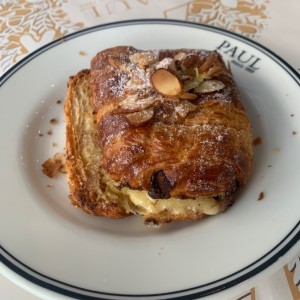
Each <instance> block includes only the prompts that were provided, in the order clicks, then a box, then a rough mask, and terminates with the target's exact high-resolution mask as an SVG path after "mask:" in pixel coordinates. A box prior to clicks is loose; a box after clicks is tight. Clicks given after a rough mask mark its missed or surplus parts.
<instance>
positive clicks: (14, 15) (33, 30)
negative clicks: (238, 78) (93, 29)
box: [0, 0, 300, 300]
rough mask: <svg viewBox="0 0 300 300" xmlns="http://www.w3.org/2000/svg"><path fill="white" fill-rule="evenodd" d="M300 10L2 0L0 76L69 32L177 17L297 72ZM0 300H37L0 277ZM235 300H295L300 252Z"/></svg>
mask: <svg viewBox="0 0 300 300" xmlns="http://www.w3.org/2000/svg"><path fill="white" fill-rule="evenodd" d="M299 11H300V1H298V0H290V1H289V2H286V1H279V0H259V1H252V0H243V1H238V0H221V1H217V0H194V1H191V0H176V1H174V0H102V1H90V0H56V1H54V0H31V1H13V0H3V1H1V2H0V27H1V31H0V40H1V48H0V75H2V74H4V73H5V72H6V71H7V70H8V69H9V68H10V67H12V66H13V65H14V64H15V63H16V62H17V61H19V60H20V59H22V58H24V57H26V55H28V54H29V53H30V52H32V51H34V50H35V49H37V48H39V47H41V46H42V45H44V44H47V43H49V42H51V41H52V40H55V39H57V38H60V37H62V36H64V35H66V34H68V33H71V32H74V31H77V30H80V29H83V28H86V27H90V26H93V25H97V24H102V23H107V22H114V21H120V20H128V19H137V18H166V19H178V20H186V21H191V22H196V23H204V24H210V25H213V26H217V27H221V28H226V29H227V30H230V31H234V32H236V33H239V34H241V35H244V36H246V37H249V38H251V39H253V40H255V41H257V42H259V43H261V44H262V45H264V46H266V47H267V48H269V49H271V50H272V51H273V52H275V53H276V54H278V55H279V56H281V57H282V58H283V59H284V60H286V61H287V62H288V63H289V64H290V65H291V66H292V67H294V68H295V69H296V70H298V71H299V72H300V55H299V53H300V18H299ZM212 12H214V13H212ZM41 20H42V21H43V22H39V21H41ZM47 20H52V21H51V22H47ZM0 299H22V300H37V299H41V298H39V297H37V296H35V295H33V294H31V293H29V292H28V291H26V290H24V289H23V288H21V287H19V286H16V285H15V284H14V283H12V282H10V281H9V280H8V279H7V278H5V277H4V276H3V275H0ZM238 299H243V300H254V299H255V300H265V299H270V300H272V299H273V300H282V299H285V300H296V299H298V300H299V299H300V253H299V255H298V256H297V257H295V258H293V259H292V260H291V261H290V262H289V263H288V264H287V265H285V266H284V267H283V268H282V269H280V270H279V271H277V272H276V273H274V274H273V275H271V276H270V277H268V278H265V279H264V280H263V281H261V282H260V283H259V284H258V285H256V286H254V287H252V288H251V289H250V290H248V291H246V292H243V293H242V294H240V295H236V297H234V298H232V299H226V300H238Z"/></svg>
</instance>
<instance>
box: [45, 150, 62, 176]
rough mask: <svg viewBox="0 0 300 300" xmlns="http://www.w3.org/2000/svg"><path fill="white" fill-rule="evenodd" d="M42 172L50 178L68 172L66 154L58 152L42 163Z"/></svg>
mask: <svg viewBox="0 0 300 300" xmlns="http://www.w3.org/2000/svg"><path fill="white" fill-rule="evenodd" d="M42 172H43V173H44V174H45V175H46V176H48V177H49V178H54V177H56V176H57V175H58V174H59V173H66V156H65V154H62V153H56V154H55V155H54V157H53V158H52V157H51V158H48V159H47V160H46V161H45V162H44V163H43V164H42Z"/></svg>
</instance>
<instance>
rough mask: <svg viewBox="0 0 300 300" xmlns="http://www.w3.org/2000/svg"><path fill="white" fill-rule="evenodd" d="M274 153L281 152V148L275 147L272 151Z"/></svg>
mask: <svg viewBox="0 0 300 300" xmlns="http://www.w3.org/2000/svg"><path fill="white" fill-rule="evenodd" d="M272 151H274V152H280V148H279V147H274V148H273V149H272Z"/></svg>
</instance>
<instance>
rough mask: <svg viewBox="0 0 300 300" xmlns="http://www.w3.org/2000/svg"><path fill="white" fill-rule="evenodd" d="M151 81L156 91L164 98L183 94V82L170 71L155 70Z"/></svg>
mask: <svg viewBox="0 0 300 300" xmlns="http://www.w3.org/2000/svg"><path fill="white" fill-rule="evenodd" d="M150 80H151V83H152V85H153V87H154V88H155V89H156V91H157V92H159V93H160V94H162V95H164V96H168V97H172V96H176V95H179V94H181V93H182V90H183V84H182V82H181V80H180V79H179V78H178V77H177V76H176V75H174V74H173V73H172V72H170V71H169V70H166V69H157V70H155V71H154V72H153V73H152V75H151V77H150Z"/></svg>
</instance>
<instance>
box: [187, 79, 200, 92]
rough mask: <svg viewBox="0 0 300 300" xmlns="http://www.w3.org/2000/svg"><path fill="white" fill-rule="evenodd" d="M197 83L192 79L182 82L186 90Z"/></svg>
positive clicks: (197, 83) (192, 87)
mask: <svg viewBox="0 0 300 300" xmlns="http://www.w3.org/2000/svg"><path fill="white" fill-rule="evenodd" d="M198 85H199V82H197V81H194V80H186V81H184V82H183V90H184V91H185V92H188V91H190V90H192V89H194V88H195V87H197V86H198Z"/></svg>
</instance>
